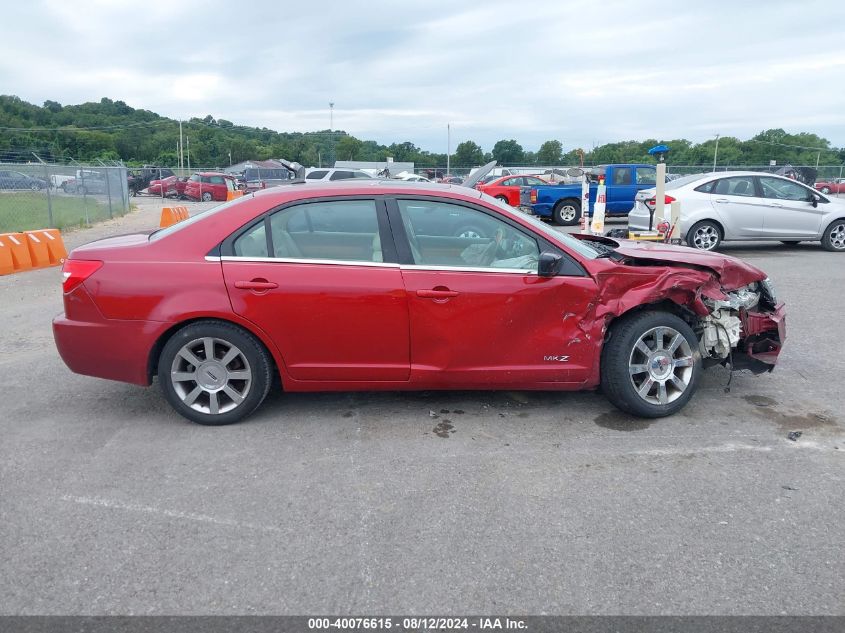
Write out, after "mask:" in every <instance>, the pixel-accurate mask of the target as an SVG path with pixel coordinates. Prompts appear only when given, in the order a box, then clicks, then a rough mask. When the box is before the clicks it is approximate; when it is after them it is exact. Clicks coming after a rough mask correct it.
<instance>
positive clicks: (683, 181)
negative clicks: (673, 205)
mask: <svg viewBox="0 0 845 633" xmlns="http://www.w3.org/2000/svg"><path fill="white" fill-rule="evenodd" d="M706 175H707V174H692V175H691V176H681V177H680V178H675V180H670V181H669V182H667V183H666V187H665V189H666V190H667V191H668V190H670V189H677V188H678V187H683V186H684V185H688V184H689V183H691V182H695V181H696V180H701V179H702V178H704V177H705V176H706Z"/></svg>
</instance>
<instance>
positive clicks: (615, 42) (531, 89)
mask: <svg viewBox="0 0 845 633" xmlns="http://www.w3.org/2000/svg"><path fill="white" fill-rule="evenodd" d="M5 11H6V13H7V15H6V18H5V23H6V24H7V25H15V26H14V28H7V30H8V31H9V32H8V34H7V35H6V36H5V37H4V38H3V39H2V41H0V53H2V54H0V82H1V83H0V85H2V87H3V88H2V90H3V92H8V93H11V94H17V95H18V96H20V97H21V98H23V99H26V100H29V101H34V102H37V103H40V102H42V101H44V100H46V99H52V100H56V101H60V102H62V103H78V102H81V101H85V100H99V98H100V97H103V96H107V97H110V98H112V99H122V100H124V101H126V102H127V103H129V104H130V105H132V106H134V107H139V108H145V109H149V110H153V111H157V112H159V113H161V114H164V115H167V116H172V117H177V118H178V117H181V118H188V117H191V116H205V115H206V114H212V115H213V116H215V117H222V118H225V119H228V120H230V121H233V122H236V123H240V124H247V125H255V126H259V127H270V128H274V129H278V130H280V131H308V130H316V129H325V128H327V127H328V121H329V111H328V110H329V108H328V103H329V101H333V102H334V103H335V104H336V105H335V110H334V122H335V123H334V126H335V128H336V129H344V130H346V131H348V132H350V133H352V134H355V135H356V136H359V137H362V138H367V139H375V140H378V141H380V142H393V141H397V142H401V141H406V140H409V141H412V142H414V143H416V144H418V145H420V146H422V147H423V148H425V149H430V150H432V151H444V150H445V145H446V125H447V123H448V124H451V125H452V129H453V135H452V138H453V139H458V140H464V139H473V140H476V141H477V142H479V143H480V144H481V145H482V146H483V147H484V148H485V149H490V148H491V147H492V145H493V144H494V143H495V142H496V141H497V140H499V139H502V138H514V139H517V140H518V141H519V142H520V143H522V144H523V145H524V146H525V147H526V148H528V149H536V148H537V147H538V146H539V145H540V143H542V142H543V141H544V140H547V139H551V138H556V139H559V140H561V141H562V142H563V143H564V146H565V147H566V148H570V147H575V146H590V145H591V144H593V143H602V142H609V141H613V140H622V139H632V138H634V139H636V138H640V139H642V138H679V137H684V138H689V139H691V140H696V141H700V140H704V139H706V138H711V137H712V136H713V135H714V134H716V133H719V134H722V135H731V136H737V137H740V138H747V137H750V136H752V135H753V134H755V133H757V132H759V131H761V130H763V129H766V128H770V127H784V128H788V129H790V131H796V132H797V131H809V132H816V133H819V134H821V135H822V136H825V137H826V138H828V139H829V140H830V141H831V142H833V143H834V145H838V146H845V119H843V117H842V116H841V113H842V112H843V111H845V91H843V90H841V89H840V88H839V85H840V84H841V78H842V77H843V76H845V40H843V38H842V37H841V30H840V29H836V28H833V27H832V26H831V25H834V24H841V23H843V22H845V5H842V6H840V5H838V4H831V3H830V2H823V1H812V0H811V1H809V2H804V3H802V4H800V5H798V4H797V3H794V2H780V1H774V2H769V3H766V4H759V3H748V4H739V3H734V2H728V1H726V0H715V1H713V2H709V3H706V4H693V3H674V2H662V1H660V2H659V1H656V0H645V1H644V2H639V3H631V2H624V1H616V0H607V1H606V2H603V3H602V5H601V9H600V10H599V9H594V8H591V7H590V5H587V4H584V3H583V2H536V3H531V4H529V5H518V6H515V5H513V3H512V2H500V1H494V0H488V1H486V2H485V3H483V4H482V5H474V6H470V7H465V6H462V5H460V4H458V5H456V4H455V3H448V2H438V1H433V2H405V3H394V2H368V3H365V4H359V3H344V2H328V3H319V4H318V3H314V4H312V5H302V6H297V7H296V8H293V7H292V6H291V7H286V6H285V5H279V4H278V3H275V2H269V1H266V0H256V1H255V2H252V3H249V4H248V5H233V4H231V3H229V2H223V1H211V2H201V1H200V0H191V1H180V2H178V3H174V2H160V1H151V2H144V3H141V4H138V3H134V4H125V3H114V2H107V1H106V0H100V1H96V2H94V1H85V0H78V1H77V2H73V3H66V2H49V1H40V2H38V1H31V2H27V3H13V4H10V5H9V6H8V7H6V9H5ZM819 16H824V19H820V17H819ZM453 144H454V141H453Z"/></svg>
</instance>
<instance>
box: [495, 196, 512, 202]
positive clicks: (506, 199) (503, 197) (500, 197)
mask: <svg viewBox="0 0 845 633" xmlns="http://www.w3.org/2000/svg"><path fill="white" fill-rule="evenodd" d="M496 200H501V201H502V202H504V203H505V204H510V202H508V197H507V196H496Z"/></svg>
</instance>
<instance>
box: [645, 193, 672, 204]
mask: <svg viewBox="0 0 845 633" xmlns="http://www.w3.org/2000/svg"><path fill="white" fill-rule="evenodd" d="M673 202H675V199H674V198H673V197H672V196H663V203H664V204H672V203H673ZM645 203H646V205H648V206H650V207H654V206H655V205H656V204H657V196H655V197H653V198H649V199H648V200H646V201H645Z"/></svg>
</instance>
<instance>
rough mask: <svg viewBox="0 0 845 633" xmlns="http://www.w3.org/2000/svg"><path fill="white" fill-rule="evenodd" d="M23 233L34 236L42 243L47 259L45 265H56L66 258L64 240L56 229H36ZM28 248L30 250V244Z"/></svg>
mask: <svg viewBox="0 0 845 633" xmlns="http://www.w3.org/2000/svg"><path fill="white" fill-rule="evenodd" d="M25 233H26V234H27V236H30V235H32V236H35V238H36V239H38V240H40V241H42V242H43V243H44V246H45V247H46V249H47V258H48V261H49V263H48V264H47V266H58V265H59V264H61V263H62V262H64V261H65V259H66V258H67V249H66V248H65V241H64V240H63V239H62V234H61V233H60V232H59V230H58V229H39V230H37V231H25ZM30 250H32V247H31V246H30Z"/></svg>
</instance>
